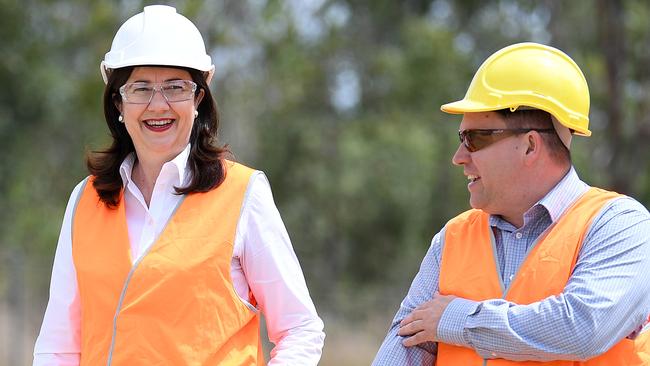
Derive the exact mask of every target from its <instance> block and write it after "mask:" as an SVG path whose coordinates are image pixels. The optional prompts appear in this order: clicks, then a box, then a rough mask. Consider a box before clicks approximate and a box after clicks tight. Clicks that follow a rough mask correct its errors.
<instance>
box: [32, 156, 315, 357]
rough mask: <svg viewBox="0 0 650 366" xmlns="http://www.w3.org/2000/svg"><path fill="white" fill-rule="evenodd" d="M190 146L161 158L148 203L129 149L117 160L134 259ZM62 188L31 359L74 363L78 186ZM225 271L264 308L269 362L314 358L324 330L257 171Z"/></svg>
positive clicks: (168, 203)
mask: <svg viewBox="0 0 650 366" xmlns="http://www.w3.org/2000/svg"><path fill="white" fill-rule="evenodd" d="M189 151H190V146H189V145H188V146H187V147H186V148H185V150H183V151H182V152H181V153H180V154H179V155H178V156H177V157H176V158H174V159H173V160H172V161H169V162H167V163H165V164H164V165H163V167H162V169H161V171H160V174H159V175H158V179H157V180H156V183H155V185H154V189H153V193H152V196H151V201H150V205H149V207H147V205H146V203H145V200H144V197H143V195H142V193H141V192H140V190H139V189H138V187H137V186H136V185H135V183H134V182H133V181H132V179H131V171H132V169H133V164H134V161H135V155H134V154H131V155H130V156H128V157H127V158H126V159H125V160H124V161H123V162H122V165H121V166H120V175H121V176H122V180H123V183H124V186H125V187H126V189H125V193H124V199H125V208H126V220H127V226H128V231H129V239H130V244H131V254H132V257H133V260H134V261H136V260H137V259H138V258H139V257H140V256H142V255H143V253H145V252H146V250H147V249H148V248H149V247H150V246H151V245H152V244H153V243H154V242H155V241H156V239H157V238H158V236H159V235H160V234H161V232H162V230H163V229H164V228H165V226H166V224H167V222H168V221H169V219H170V217H171V215H172V213H173V212H174V210H175V208H176V207H177V206H178V204H179V203H180V202H181V200H182V197H183V196H181V195H176V194H174V193H175V191H174V186H183V185H184V184H185V183H187V182H188V181H189V179H190V177H189V171H188V169H187V167H186V163H187V158H188V156H189ZM81 187H82V184H81V183H80V184H78V185H77V187H75V189H74V191H73V192H72V194H71V196H70V200H69V201H68V206H67V208H66V212H65V216H64V219H63V225H62V228H61V233H60V236H59V242H58V245H57V249H56V255H55V258H54V266H53V269H52V281H51V284H50V299H49V302H48V304H47V309H46V311H45V317H44V319H43V325H42V326H41V332H40V334H39V336H38V338H37V340H36V345H35V347H34V363H33V364H34V365H39V366H45V365H59V366H64V365H65V366H67V365H79V354H80V319H81V314H80V311H81V307H80V304H79V289H78V286H77V276H76V271H75V267H74V263H73V260H72V241H71V227H72V211H73V208H74V205H75V202H76V201H77V197H78V196H79V194H80V190H81ZM231 275H232V279H233V284H234V287H235V290H236V291H237V294H238V295H239V296H240V297H241V298H242V299H243V300H245V301H250V299H249V297H248V294H249V289H250V291H251V292H252V293H253V296H254V297H255V300H256V301H257V303H258V307H259V308H260V310H261V311H262V313H263V314H264V317H265V320H266V325H267V331H268V337H269V340H270V341H271V342H273V343H274V344H275V347H274V348H273V350H272V351H271V359H270V361H269V363H268V364H269V365H288V364H291V365H316V364H318V361H319V359H320V356H321V350H322V347H323V342H324V338H325V333H323V322H322V320H321V319H320V318H319V317H318V315H317V314H316V310H315V308H314V305H313V303H312V300H311V298H310V296H309V292H308V290H307V286H306V284H305V280H304V276H303V274H302V270H301V268H300V264H299V263H298V259H297V258H296V255H295V253H294V251H293V247H292V246H291V241H290V240H289V235H288V234H287V231H286V229H285V227H284V224H283V222H282V219H281V217H280V213H279V212H278V210H277V208H276V206H275V203H274V201H273V196H272V193H271V187H270V185H269V182H268V180H267V179H266V176H265V175H264V173H262V172H259V171H256V172H255V173H254V174H253V176H252V177H251V182H250V184H249V188H248V192H247V195H246V198H245V201H244V203H243V207H242V214H241V217H240V219H239V223H238V225H237V232H236V236H235V243H234V249H233V256H232V261H231Z"/></svg>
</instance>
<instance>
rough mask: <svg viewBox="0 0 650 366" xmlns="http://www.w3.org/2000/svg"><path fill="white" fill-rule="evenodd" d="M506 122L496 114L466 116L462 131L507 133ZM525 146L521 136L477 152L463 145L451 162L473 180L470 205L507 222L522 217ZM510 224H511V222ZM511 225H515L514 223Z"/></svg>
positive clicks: (470, 114) (483, 113) (501, 141)
mask: <svg viewBox="0 0 650 366" xmlns="http://www.w3.org/2000/svg"><path fill="white" fill-rule="evenodd" d="M507 128H508V126H507V125H506V122H505V120H504V119H503V117H501V116H500V115H499V114H497V113H495V112H480V113H466V114H465V115H464V116H463V120H462V122H461V124H460V128H459V129H460V130H461V131H463V130H468V129H507ZM525 150H526V144H525V139H523V138H522V135H512V136H510V137H506V138H504V139H502V140H499V141H497V142H494V143H493V144H491V145H489V146H487V147H484V148H482V149H480V150H478V151H475V152H469V151H468V150H467V148H466V147H465V146H464V145H463V144H462V143H461V144H460V146H459V147H458V150H456V153H455V154H454V157H453V159H452V162H453V163H454V164H455V165H458V166H462V167H463V172H464V174H465V176H467V178H468V179H469V180H470V183H469V184H468V185H467V189H468V190H469V192H470V200H469V202H470V205H471V206H472V207H473V208H477V209H482V210H483V211H485V212H487V213H489V214H492V215H502V216H504V218H506V220H508V219H509V218H511V217H516V215H518V214H519V211H520V206H521V205H522V203H523V202H524V200H525V197H526V187H525V184H522V176H523V174H524V172H523V171H524V169H525V166H524V162H523V156H524V155H525ZM508 221H510V220H508ZM511 222H512V221H511Z"/></svg>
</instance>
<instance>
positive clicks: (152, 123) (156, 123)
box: [146, 119, 173, 126]
mask: <svg viewBox="0 0 650 366" xmlns="http://www.w3.org/2000/svg"><path fill="white" fill-rule="evenodd" d="M172 122H173V120H171V119H163V120H158V121H146V124H148V125H149V126H164V125H168V124H170V123H172Z"/></svg>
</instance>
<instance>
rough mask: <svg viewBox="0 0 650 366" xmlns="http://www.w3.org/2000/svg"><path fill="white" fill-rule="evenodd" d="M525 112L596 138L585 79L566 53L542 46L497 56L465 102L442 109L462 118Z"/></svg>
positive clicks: (524, 45) (472, 85)
mask: <svg viewBox="0 0 650 366" xmlns="http://www.w3.org/2000/svg"><path fill="white" fill-rule="evenodd" d="M520 107H528V108H530V107H532V108H537V109H541V110H544V111H546V112H548V113H550V114H551V115H552V116H553V117H555V119H557V121H558V122H559V123H560V124H562V125H563V126H565V127H567V128H569V129H571V130H573V131H574V134H576V135H582V136H590V135H591V131H589V87H588V86H587V80H586V79H585V76H584V75H583V74H582V71H580V68H579V67H578V65H576V63H575V62H574V61H573V60H572V59H571V58H570V57H569V56H567V55H566V54H565V53H564V52H562V51H560V50H558V49H556V48H553V47H549V46H545V45H542V44H538V43H530V42H527V43H518V44H514V45H511V46H508V47H505V48H502V49H501V50H499V51H497V52H495V53H494V54H493V55H492V56H490V57H489V58H488V59H487V60H485V62H483V64H482V65H481V67H479V69H478V71H476V74H475V75H474V78H473V79H472V82H471V83H470V85H469V88H468V89H467V94H465V98H463V99H462V100H459V101H457V102H453V103H447V104H444V105H442V106H441V107H440V109H441V110H442V111H443V112H446V113H452V114H462V113H467V112H485V111H495V110H499V109H505V108H510V109H511V110H512V111H515V110H516V109H517V108H520Z"/></svg>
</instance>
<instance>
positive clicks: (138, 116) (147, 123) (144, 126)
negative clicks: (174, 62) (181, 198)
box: [117, 66, 204, 162]
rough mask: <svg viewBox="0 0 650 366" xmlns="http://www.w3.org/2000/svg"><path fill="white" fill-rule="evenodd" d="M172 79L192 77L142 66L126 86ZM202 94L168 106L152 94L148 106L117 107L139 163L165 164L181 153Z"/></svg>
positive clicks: (125, 104) (157, 95) (188, 137)
mask: <svg viewBox="0 0 650 366" xmlns="http://www.w3.org/2000/svg"><path fill="white" fill-rule="evenodd" d="M172 80H192V78H191V76H190V73H189V72H187V71H186V70H182V69H177V68H172V67H151V66H143V67H136V68H134V69H133V72H132V73H131V75H130V77H129V79H128V80H127V81H126V83H135V82H147V83H155V84H158V83H162V82H165V81H172ZM203 94H204V91H203V90H201V91H200V92H199V94H198V95H197V96H196V98H191V99H189V100H184V101H180V102H171V103H170V102H167V100H166V99H165V97H164V96H163V95H162V94H161V93H160V92H159V91H156V92H155V93H154V95H153V98H152V99H151V101H150V102H149V103H148V104H133V103H128V102H126V101H122V103H121V104H120V105H118V106H117V107H118V109H119V110H120V111H121V113H122V116H123V118H124V124H125V127H126V130H127V132H128V133H129V136H131V139H132V140H133V145H134V146H135V151H136V154H137V156H138V159H139V160H141V161H156V162H159V161H163V162H166V161H170V160H172V159H173V158H174V157H175V156H176V155H178V154H179V153H180V152H181V151H183V149H184V148H185V146H187V144H188V142H189V139H190V134H191V133H192V126H193V125H194V117H195V116H194V111H195V110H196V106H197V105H198V104H199V103H200V101H201V98H202V97H203Z"/></svg>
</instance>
